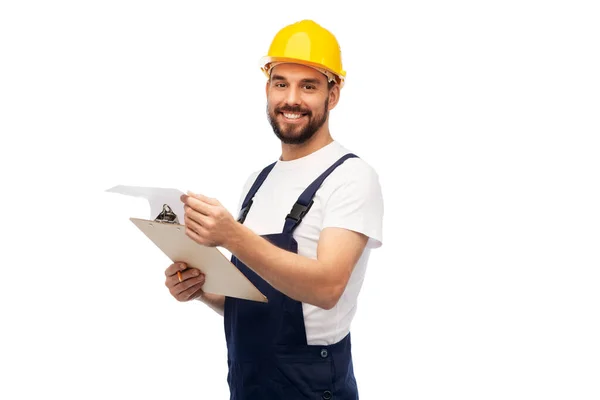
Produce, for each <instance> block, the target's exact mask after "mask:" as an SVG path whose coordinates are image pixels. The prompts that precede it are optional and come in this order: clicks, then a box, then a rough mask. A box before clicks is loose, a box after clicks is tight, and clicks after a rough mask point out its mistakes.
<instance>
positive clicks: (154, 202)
mask: <svg viewBox="0 0 600 400" xmlns="http://www.w3.org/2000/svg"><path fill="white" fill-rule="evenodd" d="M106 191H107V192H112V193H119V194H124V195H126V196H133V197H142V198H144V199H146V200H148V203H150V215H149V216H148V219H150V220H154V219H156V217H157V216H158V215H159V214H160V213H161V211H162V209H163V205H164V204H167V205H168V206H169V207H171V210H173V212H174V213H175V214H176V215H177V219H178V220H179V223H180V224H181V225H185V221H184V219H183V213H184V211H183V203H182V202H181V199H180V197H181V195H182V194H185V193H183V192H182V191H181V190H179V189H173V188H157V187H142V186H123V185H118V186H115V187H112V188H110V189H107V190H106Z"/></svg>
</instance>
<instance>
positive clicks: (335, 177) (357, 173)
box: [327, 151, 381, 192]
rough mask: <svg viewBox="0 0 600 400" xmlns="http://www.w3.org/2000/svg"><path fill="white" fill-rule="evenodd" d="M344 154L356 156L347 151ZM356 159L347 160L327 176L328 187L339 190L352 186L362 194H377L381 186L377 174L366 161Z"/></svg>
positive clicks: (358, 156) (358, 157)
mask: <svg viewBox="0 0 600 400" xmlns="http://www.w3.org/2000/svg"><path fill="white" fill-rule="evenodd" d="M346 154H356V153H352V152H350V151H347V152H346ZM356 156H357V157H353V158H349V159H347V160H346V161H344V163H343V164H341V165H340V166H338V167H337V168H336V169H335V170H334V171H333V172H332V173H331V175H330V176H329V178H328V181H329V182H327V183H328V185H327V186H329V188H330V189H332V190H339V189H341V188H343V187H348V186H352V187H354V188H355V189H357V188H359V189H361V191H364V192H372V191H375V192H379V191H381V186H380V182H379V174H378V173H377V171H376V170H375V168H374V167H373V166H372V165H371V164H369V163H368V162H367V161H366V160H364V159H362V158H360V155H359V154H356Z"/></svg>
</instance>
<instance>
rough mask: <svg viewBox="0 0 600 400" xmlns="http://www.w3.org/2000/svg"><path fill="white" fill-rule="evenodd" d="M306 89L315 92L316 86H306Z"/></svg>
mask: <svg viewBox="0 0 600 400" xmlns="http://www.w3.org/2000/svg"><path fill="white" fill-rule="evenodd" d="M304 89H306V90H315V89H316V86H315V85H311V84H306V85H304Z"/></svg>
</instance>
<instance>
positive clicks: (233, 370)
mask: <svg viewBox="0 0 600 400" xmlns="http://www.w3.org/2000/svg"><path fill="white" fill-rule="evenodd" d="M263 61H264V63H263V67H262V69H263V72H264V73H265V74H266V75H267V77H268V80H267V84H266V95H267V114H268V118H269V121H270V123H271V125H272V127H273V131H274V132H275V134H276V136H277V137H278V138H279V139H280V141H281V156H280V158H279V159H278V160H277V161H276V162H274V163H272V164H270V165H269V166H267V167H266V168H265V169H263V170H262V171H256V172H254V173H252V174H251V175H250V177H249V179H248V181H247V183H246V185H245V187H244V190H243V192H242V199H241V201H240V210H241V211H240V215H239V217H238V218H234V217H233V216H232V215H231V214H230V213H229V212H228V211H227V210H226V209H225V208H224V207H223V206H222V205H221V204H220V203H219V202H218V201H217V200H216V199H213V198H209V197H206V196H204V195H200V194H194V193H188V194H187V195H184V196H182V201H183V202H184V204H185V205H184V208H185V225H186V234H187V235H188V236H189V237H190V238H192V239H193V240H194V241H196V242H197V243H199V244H202V245H206V246H222V247H223V248H225V249H227V250H229V251H230V252H231V253H232V262H233V263H234V264H235V265H236V266H237V267H238V268H239V269H240V270H241V271H242V272H243V273H244V274H245V275H246V276H247V277H248V278H249V279H250V280H251V281H252V283H254V284H255V285H256V286H257V287H258V289H259V290H260V291H261V292H262V293H263V294H265V295H266V297H267V298H268V302H267V303H260V302H253V301H247V300H240V299H235V298H230V297H224V296H219V295H214V294H209V293H204V292H203V291H202V285H203V283H204V276H203V275H202V274H201V273H199V272H198V270H196V269H194V268H189V269H188V268H186V265H184V264H182V263H174V264H172V265H171V266H169V267H168V268H167V270H166V276H167V278H166V285H167V287H168V288H169V290H170V292H171V294H172V295H173V296H174V297H175V298H176V299H177V300H179V301H188V300H192V299H199V300H201V301H202V302H204V303H206V304H207V305H208V306H210V307H212V308H213V309H214V310H215V311H217V312H218V313H219V314H221V315H223V316H224V322H225V335H226V339H227V347H228V366H229V373H228V382H229V387H230V391H231V399H236V400H255V399H256V400H271V399H285V400H294V399H317V398H319V399H321V398H322V399H325V400H327V399H340V400H345V399H357V398H358V389H357V384H356V380H355V377H354V372H353V366H352V355H351V345H350V324H351V322H352V319H353V317H354V314H355V312H356V303H357V297H358V294H359V291H360V288H361V285H362V282H363V279H364V275H365V270H366V266H367V261H368V258H369V253H370V250H371V249H372V248H375V247H379V246H380V245H381V240H382V218H383V200H382V195H381V188H380V185H379V180H378V176H377V174H376V172H375V171H374V170H373V169H372V168H371V167H370V166H369V165H368V164H367V163H366V162H365V161H363V160H361V159H360V158H358V157H356V156H354V155H353V154H351V153H350V152H349V151H348V150H346V149H345V148H344V147H343V146H342V145H341V144H339V143H338V142H337V141H335V140H333V138H332V136H331V133H330V131H329V118H328V117H329V112H330V111H331V110H332V109H333V108H335V106H336V105H337V104H338V102H339V99H340V91H341V88H342V86H343V84H344V79H345V71H343V70H342V64H341V53H340V48H339V45H338V43H337V40H336V39H335V37H334V36H333V35H332V34H331V33H330V32H329V31H327V30H326V29H324V28H323V27H321V26H319V25H318V24H316V23H315V22H313V21H309V20H305V21H300V22H297V23H295V24H292V25H289V26H287V27H285V28H283V29H282V30H280V31H279V32H278V33H277V35H276V36H275V38H274V39H273V41H272V44H271V47H270V49H269V53H268V56H267V57H265V58H264V59H263Z"/></svg>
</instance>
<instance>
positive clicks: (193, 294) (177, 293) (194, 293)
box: [165, 263, 204, 301]
mask: <svg viewBox="0 0 600 400" xmlns="http://www.w3.org/2000/svg"><path fill="white" fill-rule="evenodd" d="M165 275H166V277H167V279H166V280H165V285H166V286H167V287H168V288H169V292H171V295H172V296H173V297H175V298H176V299H177V300H178V301H189V300H194V299H197V298H200V297H202V295H203V294H204V292H203V291H202V285H204V274H203V273H202V272H200V271H199V270H198V269H196V268H188V267H187V265H186V264H185V263H174V264H171V265H169V267H168V268H167V269H166V271H165ZM180 277H181V282H180Z"/></svg>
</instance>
